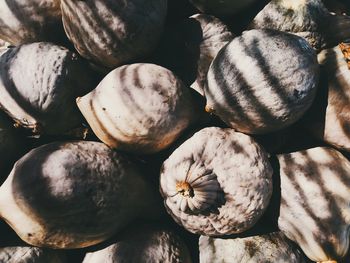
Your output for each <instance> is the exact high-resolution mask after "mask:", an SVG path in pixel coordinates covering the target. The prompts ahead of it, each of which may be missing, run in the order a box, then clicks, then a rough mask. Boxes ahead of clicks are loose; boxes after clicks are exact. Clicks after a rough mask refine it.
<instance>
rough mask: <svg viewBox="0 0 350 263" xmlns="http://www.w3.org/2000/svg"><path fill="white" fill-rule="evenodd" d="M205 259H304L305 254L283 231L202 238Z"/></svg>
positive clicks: (216, 262) (215, 262)
mask: <svg viewBox="0 0 350 263" xmlns="http://www.w3.org/2000/svg"><path fill="white" fill-rule="evenodd" d="M199 253H200V254H199V258H200V262H201V263H233V262H239V263H254V262H281V263H282V262H288V263H304V262H306V260H305V256H303V255H302V253H301V252H300V250H298V249H297V248H296V246H294V244H293V242H291V241H289V240H288V239H287V238H286V237H285V236H284V235H283V233H281V232H275V233H271V234H266V235H261V236H251V237H244V238H232V239H231V238H230V239H221V238H213V237H206V236H201V237H200V238H199Z"/></svg>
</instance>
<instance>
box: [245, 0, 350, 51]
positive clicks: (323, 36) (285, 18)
mask: <svg viewBox="0 0 350 263" xmlns="http://www.w3.org/2000/svg"><path fill="white" fill-rule="evenodd" d="M349 26H350V17H348V16H345V15H334V14H331V13H330V12H329V11H328V10H327V8H326V7H325V6H324V4H323V2H322V1H321V0H272V1H271V2H269V3H268V4H267V5H266V6H265V7H264V9H263V10H261V11H260V12H259V13H258V14H257V16H256V17H255V18H254V20H253V22H252V25H251V27H252V28H260V29H261V28H269V29H276V30H280V31H285V32H288V33H292V34H295V35H298V36H300V37H303V38H305V39H306V40H307V41H308V42H309V44H310V45H311V46H312V47H313V48H315V49H316V50H321V49H323V48H326V47H332V46H334V45H336V44H338V43H339V42H341V41H344V40H345V39H348V38H349V37H350V32H349V30H348V29H349Z"/></svg>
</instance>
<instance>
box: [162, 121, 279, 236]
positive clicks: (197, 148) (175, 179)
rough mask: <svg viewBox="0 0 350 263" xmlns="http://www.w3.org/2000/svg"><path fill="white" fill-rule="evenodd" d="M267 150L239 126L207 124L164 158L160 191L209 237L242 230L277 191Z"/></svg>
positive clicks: (176, 215) (174, 212) (177, 214)
mask: <svg viewBox="0 0 350 263" xmlns="http://www.w3.org/2000/svg"><path fill="white" fill-rule="evenodd" d="M271 176H272V168H271V165H270V163H269V160H268V157H267V154H266V152H265V151H264V149H263V148H262V147H260V146H259V145H258V144H257V143H256V142H255V141H254V140H253V139H252V138H251V137H250V136H248V135H245V134H242V133H237V132H235V131H234V130H233V129H222V128H216V127H211V128H204V129H202V130H200V131H199V132H197V133H195V134H194V135H193V136H192V137H191V138H190V139H188V140H186V141H185V142H184V143H183V144H181V145H180V146H179V147H178V148H177V149H176V150H175V151H174V152H173V153H172V154H171V155H170V157H169V158H168V159H167V160H165V162H164V163H163V166H162V169H161V174H160V191H161V194H162V196H163V198H164V204H165V206H166V208H167V211H168V213H169V214H170V215H171V216H172V217H173V219H174V220H175V221H176V222H177V223H178V224H180V225H182V226H183V227H185V228H186V229H187V230H188V231H190V232H192V233H196V234H203V235H209V236H222V235H228V234H234V233H240V232H243V231H245V230H247V229H248V228H250V227H252V226H253V225H254V224H255V223H256V222H257V221H258V219H259V218H260V217H261V215H262V214H263V212H264V211H265V209H266V207H267V205H268V204H269V201H270V197H271V193H272V178H271Z"/></svg>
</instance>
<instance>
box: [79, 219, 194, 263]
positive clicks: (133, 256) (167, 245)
mask: <svg viewBox="0 0 350 263" xmlns="http://www.w3.org/2000/svg"><path fill="white" fill-rule="evenodd" d="M139 262H144V263H158V262H162V263H191V262H192V261H191V257H190V253H189V251H188V248H187V246H186V244H185V243H184V241H183V240H182V239H181V238H180V237H179V236H177V235H176V234H175V233H174V232H173V231H170V230H166V229H162V228H159V227H155V226H151V225H141V226H134V227H133V228H132V229H129V230H127V231H125V234H123V235H122V236H121V237H120V238H118V241H117V242H116V243H114V244H112V245H110V246H108V247H106V248H104V249H102V250H98V251H96V252H91V253H87V254H86V256H85V258H84V260H83V263H139Z"/></svg>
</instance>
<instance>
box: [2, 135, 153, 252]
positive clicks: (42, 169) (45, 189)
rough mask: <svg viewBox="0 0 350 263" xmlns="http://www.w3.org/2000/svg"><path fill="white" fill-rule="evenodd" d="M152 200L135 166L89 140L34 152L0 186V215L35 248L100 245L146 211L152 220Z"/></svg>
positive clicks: (18, 164) (16, 165)
mask: <svg viewBox="0 0 350 263" xmlns="http://www.w3.org/2000/svg"><path fill="white" fill-rule="evenodd" d="M156 202H157V201H156V196H155V193H153V191H152V189H151V188H150V186H149V185H148V184H147V183H146V181H145V180H144V178H143V177H142V175H141V174H140V172H139V171H138V169H137V165H136V164H135V163H133V162H132V161H130V160H128V159H127V158H126V157H125V156H123V155H122V154H120V153H117V152H115V151H113V150H111V149H110V148H108V147H107V146H105V145H104V144H102V143H99V142H89V141H73V142H56V143H50V144H46V145H43V146H40V147H38V148H35V149H34V150H32V151H30V152H29V153H27V154H26V155H24V156H23V157H22V158H21V159H20V160H18V161H17V162H16V164H15V165H14V167H13V169H12V171H11V173H10V175H9V176H8V178H7V179H6V181H5V182H4V183H3V184H2V186H1V187H0V217H1V218H3V219H4V220H5V221H6V222H7V223H8V224H9V225H10V226H11V227H12V228H13V229H14V230H15V232H16V233H17V235H18V236H19V237H20V238H21V239H22V240H24V241H25V242H27V243H29V244H31V245H34V246H39V247H51V248H66V249H67V248H81V247H86V246H90V245H94V244H97V243H100V242H102V241H104V240H106V239H107V238H109V237H111V236H112V235H113V234H115V233H117V232H118V231H120V230H121V229H122V228H123V227H125V226H126V225H127V224H128V223H129V222H130V221H132V220H133V219H134V218H136V217H138V216H140V215H141V214H144V212H146V211H147V213H146V214H145V215H144V217H149V216H154V217H156V216H157V214H158V206H157V205H156Z"/></svg>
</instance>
